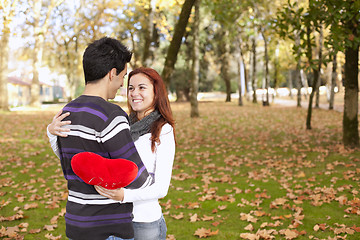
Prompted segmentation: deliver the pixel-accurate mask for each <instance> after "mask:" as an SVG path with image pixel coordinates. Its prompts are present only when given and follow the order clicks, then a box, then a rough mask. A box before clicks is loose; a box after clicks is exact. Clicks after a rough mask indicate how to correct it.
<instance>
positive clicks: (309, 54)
mask: <svg viewBox="0 0 360 240" xmlns="http://www.w3.org/2000/svg"><path fill="white" fill-rule="evenodd" d="M308 24H310V23H308ZM310 34H311V28H310V26H309V25H308V26H307V27H306V36H307V38H306V46H307V50H306V55H307V58H308V61H309V64H311V62H312V47H311V36H310ZM313 73H314V76H313V84H312V91H311V94H310V97H309V106H308V112H307V117H306V129H308V130H310V129H311V115H312V103H313V98H314V94H315V88H316V84H317V80H318V71H317V70H316V69H314V70H313Z"/></svg>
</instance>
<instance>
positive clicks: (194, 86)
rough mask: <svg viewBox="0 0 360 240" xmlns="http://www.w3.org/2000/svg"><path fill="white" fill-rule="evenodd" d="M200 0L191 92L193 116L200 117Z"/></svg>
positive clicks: (195, 28)
mask: <svg viewBox="0 0 360 240" xmlns="http://www.w3.org/2000/svg"><path fill="white" fill-rule="evenodd" d="M200 1H201V0H195V20H194V30H193V51H192V68H191V92H190V104H191V113H190V116H191V117H192V118H194V117H199V108H198V101H197V94H198V89H199V72H200V58H199V25H200Z"/></svg>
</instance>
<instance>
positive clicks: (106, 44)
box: [83, 37, 132, 84]
mask: <svg viewBox="0 0 360 240" xmlns="http://www.w3.org/2000/svg"><path fill="white" fill-rule="evenodd" d="M131 56H132V53H131V52H130V51H129V50H128V48H127V47H125V46H124V45H123V44H122V43H120V41H118V40H116V39H113V38H109V37H103V38H101V39H99V40H96V41H94V42H93V43H91V44H89V46H88V47H87V48H86V49H85V52H84V55H83V68H84V75H85V84H87V83H89V82H95V81H97V80H99V79H101V78H103V77H104V76H105V75H106V74H108V73H109V71H110V70H111V69H113V68H116V74H117V75H118V74H119V73H120V72H122V71H123V70H124V69H125V65H126V63H128V62H130V60H131Z"/></svg>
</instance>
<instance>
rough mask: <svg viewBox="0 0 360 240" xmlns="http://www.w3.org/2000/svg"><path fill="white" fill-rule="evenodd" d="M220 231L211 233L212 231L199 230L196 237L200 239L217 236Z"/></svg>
mask: <svg viewBox="0 0 360 240" xmlns="http://www.w3.org/2000/svg"><path fill="white" fill-rule="evenodd" d="M218 233H219V230H216V231H211V229H205V228H199V229H197V230H196V231H195V233H194V235H195V236H198V237H199V238H207V237H211V236H214V235H217V234H218Z"/></svg>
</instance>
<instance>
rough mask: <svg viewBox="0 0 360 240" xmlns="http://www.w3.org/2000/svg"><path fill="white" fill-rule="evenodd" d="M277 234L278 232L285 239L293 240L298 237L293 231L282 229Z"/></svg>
mask: <svg viewBox="0 0 360 240" xmlns="http://www.w3.org/2000/svg"><path fill="white" fill-rule="evenodd" d="M279 232H280V234H282V235H284V236H285V239H294V238H297V237H298V236H299V234H298V233H296V232H295V231H293V230H290V229H282V230H280V231H279Z"/></svg>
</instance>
